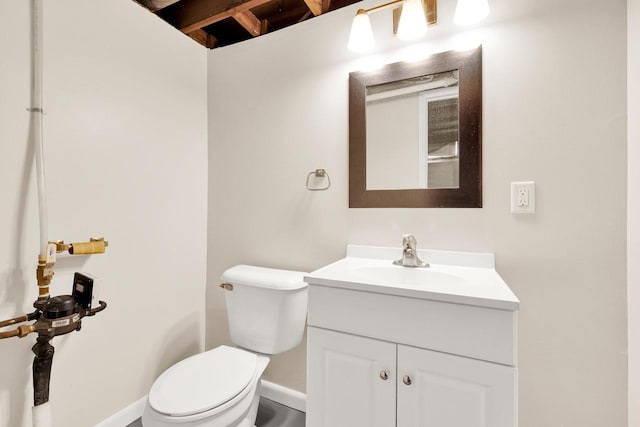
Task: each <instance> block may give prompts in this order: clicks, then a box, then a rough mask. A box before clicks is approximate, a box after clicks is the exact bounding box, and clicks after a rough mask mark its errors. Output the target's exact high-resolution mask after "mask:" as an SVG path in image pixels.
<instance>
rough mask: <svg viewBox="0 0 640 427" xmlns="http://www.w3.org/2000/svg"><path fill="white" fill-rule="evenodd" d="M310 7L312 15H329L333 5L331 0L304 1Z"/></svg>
mask: <svg viewBox="0 0 640 427" xmlns="http://www.w3.org/2000/svg"><path fill="white" fill-rule="evenodd" d="M304 2H305V3H306V4H307V7H309V10H310V11H311V13H313V14H314V15H315V16H318V15H322V14H323V13H327V12H328V11H329V6H330V5H331V0H304Z"/></svg>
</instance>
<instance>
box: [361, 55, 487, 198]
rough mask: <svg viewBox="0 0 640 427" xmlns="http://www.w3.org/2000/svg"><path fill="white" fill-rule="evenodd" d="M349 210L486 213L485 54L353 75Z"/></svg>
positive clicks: (401, 64)
mask: <svg viewBox="0 0 640 427" xmlns="http://www.w3.org/2000/svg"><path fill="white" fill-rule="evenodd" d="M349 207H350V208H398V207H402V208H480V207H482V48H481V47H478V48H476V49H474V50H470V51H464V52H460V51H450V52H443V53H438V54H434V55H431V56H430V57H429V58H427V59H425V60H422V61H419V62H398V63H394V64H388V65H385V66H384V67H382V68H381V69H379V70H376V71H359V72H353V73H350V74H349Z"/></svg>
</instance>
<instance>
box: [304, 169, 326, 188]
mask: <svg viewBox="0 0 640 427" xmlns="http://www.w3.org/2000/svg"><path fill="white" fill-rule="evenodd" d="M313 175H315V177H316V178H324V177H327V186H326V187H321V188H311V187H309V180H310V179H311V176H313ZM306 186H307V190H309V191H323V190H327V189H328V188H329V187H331V178H329V174H328V173H327V171H326V170H324V169H316V170H315V171H311V172H309V175H307V183H306Z"/></svg>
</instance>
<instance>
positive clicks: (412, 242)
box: [402, 234, 418, 249]
mask: <svg viewBox="0 0 640 427" xmlns="http://www.w3.org/2000/svg"><path fill="white" fill-rule="evenodd" d="M416 246H418V242H417V240H416V238H415V237H413V234H405V235H403V236H402V247H403V248H404V249H415V248H416Z"/></svg>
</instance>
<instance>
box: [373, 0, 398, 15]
mask: <svg viewBox="0 0 640 427" xmlns="http://www.w3.org/2000/svg"><path fill="white" fill-rule="evenodd" d="M400 3H404V0H394V1H390V2H389V3H385V4H381V5H380V6H375V7H372V8H371V9H364V11H365V12H367V13H369V12H377V11H379V10H382V9H386V8H388V7H391V6H395V5H396V4H400Z"/></svg>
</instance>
